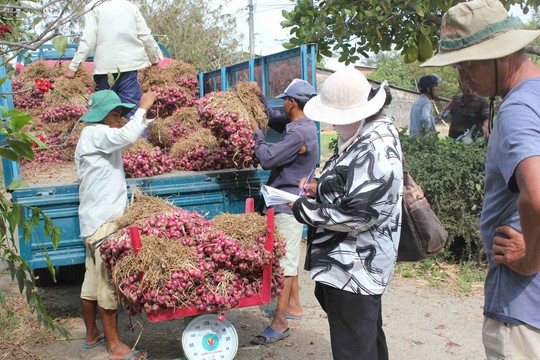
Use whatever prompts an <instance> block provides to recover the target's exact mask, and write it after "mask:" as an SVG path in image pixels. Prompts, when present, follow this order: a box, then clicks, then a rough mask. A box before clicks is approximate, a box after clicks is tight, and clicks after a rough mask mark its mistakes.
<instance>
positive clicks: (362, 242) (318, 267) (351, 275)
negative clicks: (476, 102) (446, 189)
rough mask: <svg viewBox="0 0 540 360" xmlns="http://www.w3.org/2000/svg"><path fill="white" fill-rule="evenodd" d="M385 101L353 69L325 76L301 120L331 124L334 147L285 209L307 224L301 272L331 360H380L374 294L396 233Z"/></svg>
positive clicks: (392, 149)
mask: <svg viewBox="0 0 540 360" xmlns="http://www.w3.org/2000/svg"><path fill="white" fill-rule="evenodd" d="M390 102H391V95H390V92H389V90H388V88H387V87H386V82H384V83H383V84H382V85H381V86H380V87H379V88H377V89H372V87H371V86H370V84H369V82H368V81H367V79H366V78H365V77H364V75H362V73H361V72H359V71H358V70H355V69H344V70H339V71H337V72H335V73H334V74H332V75H330V76H329V77H328V79H327V80H326V82H325V83H324V84H323V86H322V89H321V92H320V95H318V96H316V97H314V98H313V99H311V100H310V101H308V103H307V104H306V107H305V109H304V111H305V113H306V116H308V117H309V118H311V119H313V120H314V121H319V122H325V123H328V124H332V125H334V128H335V129H336V131H337V133H338V134H339V138H338V149H337V152H336V154H334V156H333V157H331V158H330V159H329V160H328V161H327V162H326V164H325V165H324V168H323V170H322V173H321V175H320V177H319V179H318V180H310V181H307V182H306V179H303V181H302V182H301V183H300V184H301V186H303V187H305V188H306V193H307V195H308V196H307V197H301V198H300V199H298V200H296V201H295V202H294V204H292V210H293V214H294V216H295V217H296V219H297V220H298V221H299V222H301V223H304V224H307V225H308V226H309V232H308V250H307V255H306V270H309V271H310V272H311V278H312V279H313V280H315V296H316V297H317V300H318V301H319V303H320V305H321V307H322V309H323V310H324V311H325V312H326V313H327V315H328V323H329V325H330V340H331V344H332V354H333V358H334V359H336V360H353V359H354V360H359V359H366V360H381V359H388V348H387V345H386V337H385V334H384V330H383V320H382V303H381V297H382V294H383V293H384V292H385V291H386V289H387V288H388V286H389V285H390V281H391V279H392V277H393V274H394V266H395V264H396V259H397V249H398V246H399V238H400V233H401V201H402V192H403V168H402V152H401V146H400V141H399V134H398V131H397V130H396V128H395V127H394V125H393V124H392V121H391V120H390V119H388V118H386V117H385V116H384V115H383V113H382V111H383V108H384V106H385V105H388V104H390Z"/></svg>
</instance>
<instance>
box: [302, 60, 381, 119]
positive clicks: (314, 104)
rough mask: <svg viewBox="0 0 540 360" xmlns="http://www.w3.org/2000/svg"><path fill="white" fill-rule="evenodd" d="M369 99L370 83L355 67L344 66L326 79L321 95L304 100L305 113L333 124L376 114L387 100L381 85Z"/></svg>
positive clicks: (311, 117)
mask: <svg viewBox="0 0 540 360" xmlns="http://www.w3.org/2000/svg"><path fill="white" fill-rule="evenodd" d="M385 86H386V81H385V82H384V83H383V84H382V85H381V86H380V88H379V91H377V93H376V94H375V96H373V98H372V99H371V100H368V97H369V94H370V92H371V85H370V84H369V82H368V81H367V79H366V78H365V76H364V75H363V74H362V73H361V72H360V71H358V70H356V69H352V68H345V69H343V70H338V71H336V72H335V73H333V74H332V75H330V76H329V77H328V79H326V81H325V82H324V84H323V86H322V88H321V91H320V95H317V96H315V97H314V98H312V99H311V100H309V101H308V102H307V103H306V106H305V107H304V114H305V115H306V116H307V117H308V118H310V119H311V120H314V121H318V122H323V123H327V124H332V125H348V124H352V123H355V122H357V121H360V120H363V119H365V118H367V117H370V116H371V115H373V114H376V113H377V112H378V111H379V110H380V109H381V108H382V107H383V106H384V102H385V101H386V92H385V91H384V87H385Z"/></svg>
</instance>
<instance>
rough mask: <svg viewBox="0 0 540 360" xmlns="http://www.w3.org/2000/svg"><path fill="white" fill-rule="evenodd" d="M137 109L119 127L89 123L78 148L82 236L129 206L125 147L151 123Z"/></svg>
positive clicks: (76, 158)
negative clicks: (123, 153)
mask: <svg viewBox="0 0 540 360" xmlns="http://www.w3.org/2000/svg"><path fill="white" fill-rule="evenodd" d="M145 114H146V111H145V110H144V109H138V110H137V111H136V112H135V114H134V115H133V116H132V117H131V120H130V121H128V123H127V124H126V125H124V126H123V127H121V128H120V129H117V128H111V127H109V126H107V125H104V124H90V123H89V124H87V125H86V126H85V127H84V129H83V131H82V132H81V136H80V138H79V142H78V143H77V148H76V149H75V166H76V168H77V178H78V180H79V202H80V204H79V224H80V229H81V237H82V238H86V237H88V236H90V235H92V234H93V233H94V232H95V231H96V230H97V229H98V228H99V227H100V226H101V225H102V224H104V223H106V222H108V221H114V220H117V219H119V218H120V217H122V215H123V214H124V211H125V209H126V206H127V186H126V178H125V174H124V165H123V164H122V149H124V148H126V147H128V146H130V145H132V144H134V143H135V142H136V141H137V139H138V138H139V137H140V136H141V134H142V133H143V131H144V129H146V127H147V126H148V123H149V122H150V121H149V120H147V121H146V122H144V123H143V118H144V115H145Z"/></svg>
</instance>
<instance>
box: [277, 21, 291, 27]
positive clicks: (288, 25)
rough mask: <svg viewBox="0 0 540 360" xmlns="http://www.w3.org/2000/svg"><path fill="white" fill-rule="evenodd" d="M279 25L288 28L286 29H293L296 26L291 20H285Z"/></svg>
mask: <svg viewBox="0 0 540 360" xmlns="http://www.w3.org/2000/svg"><path fill="white" fill-rule="evenodd" d="M279 25H280V26H281V27H282V28H286V27H291V26H293V25H294V23H293V22H292V21H290V20H283V21H282V22H280V23H279Z"/></svg>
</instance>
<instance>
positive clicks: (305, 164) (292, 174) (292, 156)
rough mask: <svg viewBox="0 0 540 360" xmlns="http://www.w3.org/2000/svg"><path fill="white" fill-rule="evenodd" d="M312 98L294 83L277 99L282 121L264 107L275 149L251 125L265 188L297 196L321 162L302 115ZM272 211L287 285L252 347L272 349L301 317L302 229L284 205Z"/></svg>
mask: <svg viewBox="0 0 540 360" xmlns="http://www.w3.org/2000/svg"><path fill="white" fill-rule="evenodd" d="M315 95H316V93H315V89H314V88H313V87H312V86H311V85H310V84H309V83H308V82H307V81H304V80H294V81H293V82H292V83H291V84H290V85H289V86H288V87H287V89H285V91H284V92H283V94H281V95H279V96H277V98H280V99H283V107H284V111H285V116H283V115H282V114H281V113H279V112H278V111H275V110H271V109H270V108H269V107H268V106H266V108H267V112H268V115H269V117H270V121H269V126H270V127H271V128H273V129H275V130H277V131H279V132H281V133H282V134H281V138H280V139H279V141H278V142H277V143H275V144H274V145H271V146H270V145H268V144H267V143H266V140H265V137H264V133H263V132H262V131H261V130H260V129H259V125H258V124H257V122H256V121H252V122H251V124H250V125H251V129H252V130H253V138H254V139H255V156H256V157H257V159H258V160H259V163H260V164H261V166H262V167H263V168H264V169H270V170H271V171H270V177H269V178H268V185H269V186H272V187H274V188H277V189H280V190H283V191H286V192H289V193H291V194H295V195H298V193H299V185H300V180H301V179H302V178H306V177H308V175H309V174H311V173H312V172H313V170H314V169H315V166H316V165H317V160H318V157H319V143H318V141H317V127H316V126H315V123H314V122H313V121H311V120H309V119H308V118H306V116H305V115H304V111H303V109H304V105H305V103H306V102H307V101H308V100H309V99H311V98H312V97H313V96H315ZM287 122H288V123H287ZM284 124H286V125H285V126H284V127H283V125H284ZM274 210H275V213H276V216H275V220H276V227H277V229H278V230H279V232H280V233H281V235H283V236H284V237H285V240H286V247H285V249H286V250H287V252H286V254H285V257H284V258H283V259H282V261H281V266H282V267H283V269H284V275H285V283H284V287H283V291H282V292H281V294H279V295H278V303H277V308H276V310H266V311H264V312H263V315H264V316H266V317H270V318H273V319H272V322H271V324H270V326H267V327H266V328H265V329H264V331H263V332H261V333H260V334H259V335H257V336H256V337H255V339H253V340H252V341H251V342H252V343H253V344H257V345H262V344H270V343H273V342H275V341H277V340H281V339H283V338H285V337H287V336H289V335H290V330H289V328H288V321H287V319H299V318H300V317H301V316H302V306H301V304H300V298H299V295H298V261H299V258H300V242H301V240H302V232H303V224H300V223H299V222H298V221H296V219H295V218H294V215H293V214H292V210H291V208H290V207H289V206H288V205H287V204H281V205H276V206H274Z"/></svg>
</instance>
